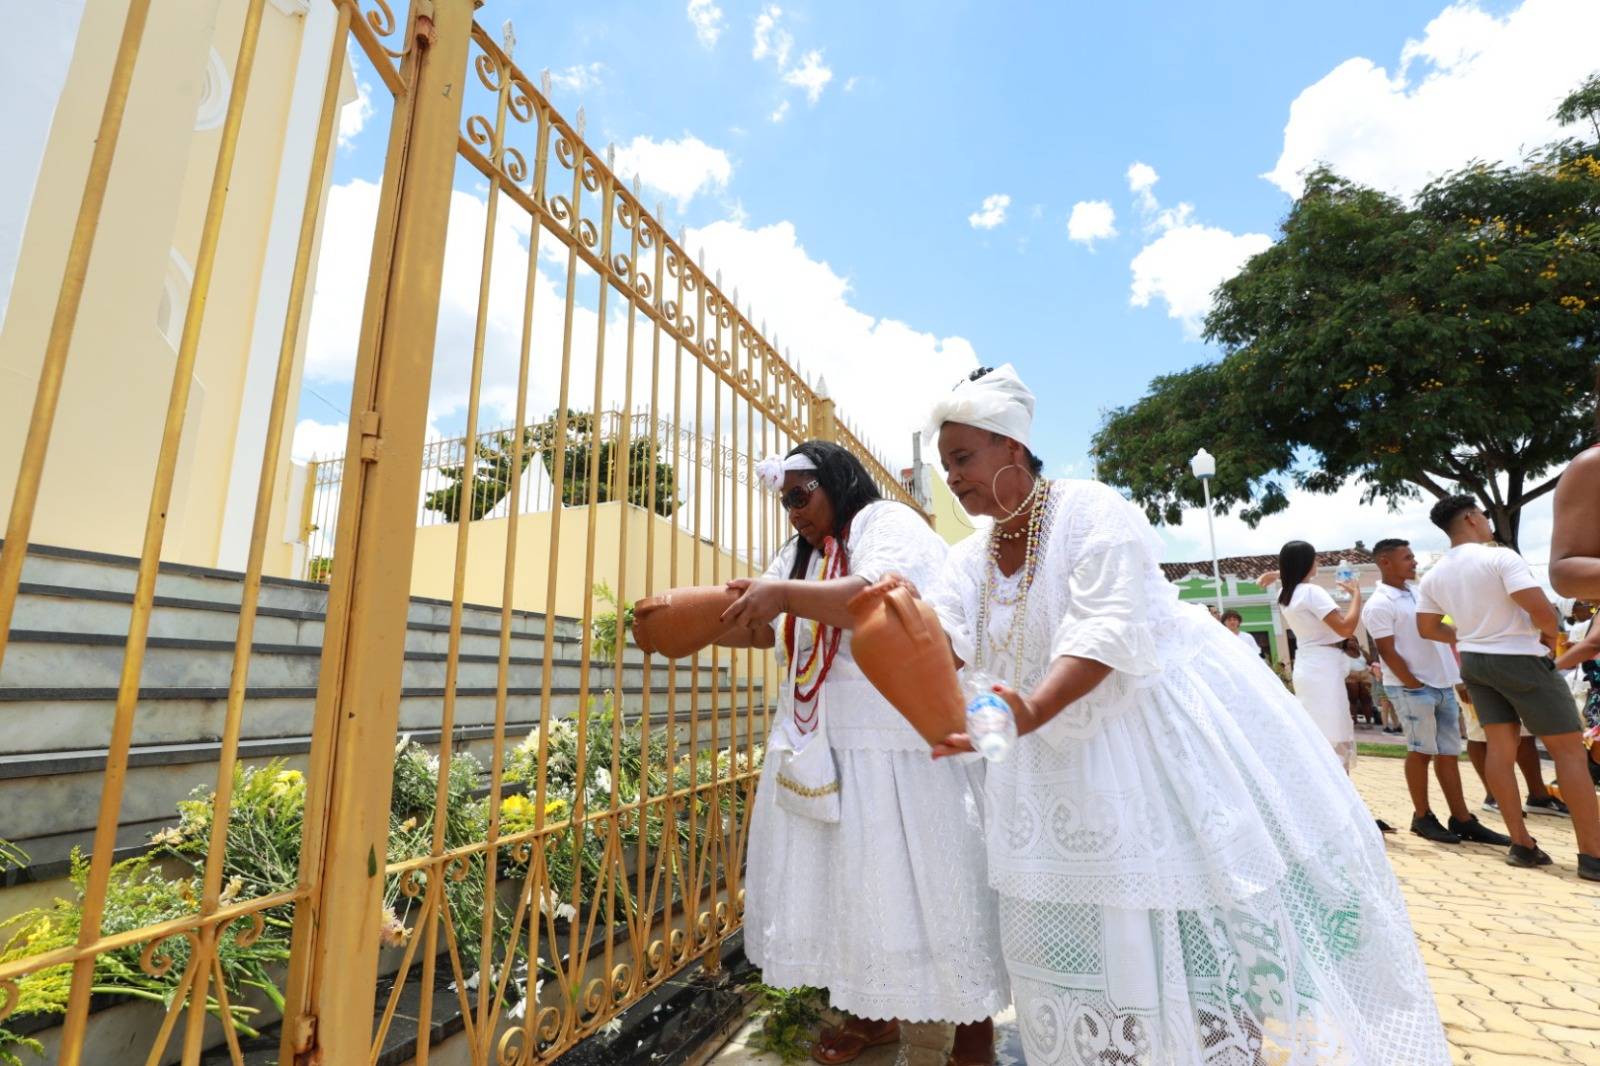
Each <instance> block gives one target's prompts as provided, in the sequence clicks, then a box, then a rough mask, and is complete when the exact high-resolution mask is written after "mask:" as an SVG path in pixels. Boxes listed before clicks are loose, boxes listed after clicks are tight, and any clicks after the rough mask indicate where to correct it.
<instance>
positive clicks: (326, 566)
mask: <svg viewBox="0 0 1600 1066" xmlns="http://www.w3.org/2000/svg"><path fill="white" fill-rule="evenodd" d="M332 576H333V556H331V555H315V556H312V558H311V564H310V565H309V566H307V567H306V580H307V581H320V582H322V583H323V584H324V585H326V584H327V583H328V579H329V578H331V577H332Z"/></svg>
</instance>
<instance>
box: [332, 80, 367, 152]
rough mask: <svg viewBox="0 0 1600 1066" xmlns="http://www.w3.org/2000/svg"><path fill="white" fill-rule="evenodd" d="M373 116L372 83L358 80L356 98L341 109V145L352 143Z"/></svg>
mask: <svg viewBox="0 0 1600 1066" xmlns="http://www.w3.org/2000/svg"><path fill="white" fill-rule="evenodd" d="M371 117H372V85H371V84H370V83H369V82H365V81H361V80H357V82H356V98H355V99H354V100H351V101H350V102H349V103H347V104H345V105H344V106H343V107H341V108H340V109H339V147H341V148H344V147H346V146H348V145H349V144H351V143H352V142H353V141H354V140H355V139H356V135H357V134H359V133H360V132H361V131H362V129H363V128H365V126H366V124H367V119H369V118H371Z"/></svg>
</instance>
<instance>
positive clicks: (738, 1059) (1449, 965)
mask: <svg viewBox="0 0 1600 1066" xmlns="http://www.w3.org/2000/svg"><path fill="white" fill-rule="evenodd" d="M1547 771H1548V766H1547ZM1462 778H1463V780H1464V781H1465V782H1466V785H1467V790H1468V791H1467V795H1468V798H1469V801H1472V802H1476V801H1477V800H1479V799H1481V798H1482V797H1481V795H1480V794H1478V792H1477V791H1476V789H1477V788H1478V780H1477V777H1476V776H1475V775H1474V774H1473V773H1472V771H1471V770H1470V769H1469V768H1467V767H1465V766H1463V768H1462ZM1356 785H1357V787H1358V788H1360V790H1361V793H1362V795H1363V796H1365V797H1366V798H1367V802H1368V804H1369V805H1370V806H1371V807H1372V810H1373V813H1374V814H1376V815H1378V816H1379V817H1381V818H1383V819H1385V820H1386V821H1388V822H1389V823H1390V824H1392V825H1395V826H1398V827H1400V832H1398V833H1396V834H1394V835H1393V836H1391V837H1390V838H1389V857H1390V860H1391V861H1392V862H1393V863H1394V868H1395V873H1396V875H1397V876H1398V877H1399V878H1400V883H1401V885H1402V887H1403V888H1404V890H1405V894H1406V902H1407V904H1408V905H1409V906H1410V908H1411V921H1412V924H1413V925H1414V926H1415V928H1416V931H1417V939H1418V940H1419V941H1420V942H1421V945H1422V956H1423V958H1424V960H1426V962H1427V966H1428V977H1429V979H1430V981H1431V982H1432V985H1433V991H1434V995H1435V997H1436V998H1437V999H1438V1001H1439V1013H1440V1015H1441V1016H1442V1017H1443V1019H1444V1024H1445V1030H1446V1032H1447V1033H1448V1034H1449V1037H1450V1044H1451V1047H1452V1048H1453V1050H1454V1052H1455V1058H1456V1061H1457V1062H1458V1063H1472V1064H1494V1066H1534V1064H1539V1066H1551V1064H1584V1066H1600V884H1596V883H1593V882H1587V881H1580V880H1578V877H1577V874H1576V872H1575V867H1576V861H1577V860H1576V844H1575V841H1574V839H1573V834H1572V825H1571V823H1570V822H1568V821H1567V820H1566V819H1564V818H1550V817H1544V816H1537V815H1534V816H1529V819H1528V823H1529V829H1530V831H1531V832H1533V834H1534V835H1535V836H1537V837H1538V838H1539V844H1540V846H1541V847H1543V848H1544V849H1545V850H1546V851H1548V852H1549V853H1550V855H1551V856H1552V857H1553V858H1554V859H1555V865H1554V866H1550V867H1547V868H1545V869H1543V870H1520V869H1516V868H1514V867H1510V866H1507V865H1505V862H1504V860H1503V857H1502V856H1503V849H1497V848H1488V847H1483V846H1480V845H1458V846H1455V847H1450V846H1446V845H1442V844H1430V843H1428V842H1427V841H1425V840H1422V839H1421V838H1419V837H1414V836H1412V835H1411V834H1409V833H1407V832H1406V831H1405V827H1406V826H1408V825H1409V824H1410V822H1411V804H1410V801H1409V800H1408V799H1407V798H1406V789H1405V781H1404V779H1403V778H1402V776H1401V760H1399V759H1383V758H1374V757H1366V758H1363V759H1362V760H1361V762H1360V764H1359V765H1358V766H1357V768H1356ZM1435 792H1437V788H1436V789H1435ZM1435 810H1436V811H1439V812H1441V815H1442V812H1443V810H1444V805H1443V803H1442V802H1438V803H1437V805H1436V807H1435ZM1479 817H1481V818H1482V819H1483V821H1484V823H1485V824H1486V825H1491V826H1493V827H1494V828H1496V829H1504V828H1505V827H1504V826H1503V825H1502V824H1501V822H1500V819H1499V818H1498V816H1496V815H1492V814H1488V813H1485V812H1479ZM754 1031H755V1025H754V1023H751V1024H750V1025H747V1026H746V1027H745V1028H744V1029H743V1030H741V1031H740V1032H739V1033H738V1035H736V1036H735V1037H734V1040H733V1042H732V1043H730V1044H729V1045H728V1046H727V1047H726V1048H724V1049H723V1050H722V1052H721V1053H720V1054H719V1055H717V1056H716V1057H715V1058H714V1059H713V1062H715V1063H716V1064H717V1066H757V1064H759V1066H774V1064H775V1063H776V1062H777V1058H776V1056H771V1055H762V1054H759V1053H757V1052H754V1051H752V1050H750V1049H749V1048H748V1047H746V1046H745V1041H747V1040H748V1039H749V1038H750V1036H751V1035H752V1034H753V1032H754ZM999 1043H1000V1045H1001V1053H1000V1056H999V1062H1000V1063H1001V1064H1002V1066H1013V1064H1020V1063H1021V1062H1022V1054H1021V1046H1020V1042H1019V1041H1018V1040H1017V1038H1016V1028H1015V1022H1014V1020H1013V1019H1012V1018H1011V1016H1010V1015H1009V1014H1008V1015H1007V1016H1006V1017H1004V1018H1001V1019H1000V1027H999ZM894 1058H895V1053H894V1049H893V1048H884V1049H878V1050H875V1051H872V1052H870V1053H868V1054H866V1055H863V1056H862V1057H861V1058H860V1059H858V1060H856V1061H857V1062H858V1063H859V1064H860V1066H890V1064H892V1063H893V1062H894ZM1374 1066H1376V1064H1374ZM1393 1066H1404V1064H1399V1063H1396V1064H1393Z"/></svg>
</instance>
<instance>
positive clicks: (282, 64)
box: [0, 0, 303, 570]
mask: <svg viewBox="0 0 1600 1066" xmlns="http://www.w3.org/2000/svg"><path fill="white" fill-rule="evenodd" d="M127 6H128V5H127V0H95V2H93V3H90V4H87V5H85V8H84V13H83V18H82V22H81V24H80V27H79V31H78V37H77V40H76V43H75V45H74V50H73V54H72V61H71V65H70V69H69V72H68V76H67V79H66V84H65V89H64V90H63V92H62V95H61V98H60V101H59V103H58V105H57V107H56V111H55V117H54V120H53V122H52V126H51V129H50V135H49V140H48V142H47V144H46V148H45V153H44V157H43V160H42V163H41V166H40V171H39V179H38V182H37V184H36V187H35V191H34V196H33V200H32V202H31V205H30V207H29V211H28V217H27V223H26V227H25V229H24V232H23V238H22V244H21V248H20V252H19V256H18V264H17V272H16V280H15V283H14V286H13V289H12V292H11V296H10V301H9V306H8V309H7V313H6V316H5V324H4V329H3V332H0V456H9V457H15V456H17V455H19V454H20V453H21V450H22V441H23V439H24V436H25V433H26V430H27V426H28V422H29V416H30V412H31V408H32V405H33V400H34V394H35V391H36V387H37V384H38V375H39V369H40V366H41V361H42V359H43V354H44V348H45V344H46V341H47V338H48V336H49V332H50V323H51V319H52V316H53V313H54V310H55V304H56V299H57V294H58V292H59V289H60V284H61V278H62V273H63V270H64V267H65V262H66V252H67V246H68V242H69V240H70V238H71V234H72V230H73V227H74V225H75V223H76V221H77V215H78V209H79V207H80V204H81V197H82V194H83V187H84V181H85V177H86V175H87V172H88V164H89V157H90V153H91V151H92V149H93V144H94V138H95V132H96V129H97V127H98V124H99V119H100V113H101V109H102V107H103V105H104V94H105V90H106V86H107V85H108V83H109V79H110V74H111V69H112V63H113V58H114V55H115V52H116V47H117V43H118V40H119V37H120V34H121V29H122V25H123V21H124V19H125V16H126V14H127ZM245 7H246V4H245V0H162V2H161V3H158V4H154V5H152V8H151V13H150V16H149V23H148V27H147V29H146V31H145V34H144V42H143V46H142V48H141V51H140V55H139V61H138V64H137V66H136V68H135V72H134V78H133V85H132V88H131V92H130V96H129V101H128V106H127V111H126V117H125V120H124V124H123V128H122V132H121V135H120V138H119V143H118V150H117V153H116V156H115V159H114V161H113V164H112V171H111V180H110V185H109V189H108V191H107V194H106V199H105V206H104V209H103V212H102V215H101V222H100V226H99V229H98V231H97V234H96V238H95V244H94V252H93V257H92V259H91V261H90V265H89V270H88V275H87V277H86V279H85V283H84V290H83V300H82V309H81V311H80V314H79V316H78V319H77V324H76V328H75V331H74V334H73V342H72V347H71V350H70V355H69V358H68V363H67V371H66V376H65V380H64V383H63V388H62V394H61V399H60V402H59V406H58V409H57V413H56V419H55V428H54V432H53V434H52V436H51V441H50V449H49V454H48V458H47V461H46V463H45V471H44V484H43V488H42V491H41V494H40V498H39V504H38V509H37V511H36V515H35V519H34V524H33V529H32V534H31V539H32V540H33V541H35V542H37V543H46V544H58V545H65V546H69V547H78V548H86V549H92V550H99V551H109V552H118V553H123V554H137V553H138V550H139V545H140V541H141V538H142V535H143V529H144V524H145V517H146V513H147V510H148V505H149V499H150V493H151V489H152V487H153V480H154V471H155V465H156V458H157V453H158V449H159V447H160V442H161V428H162V422H163V419H164V417H165V412H166V408H167V403H168V395H169V392H170V389H171V385H172V372H173V366H174V363H175V360H176V343H175V340H173V339H169V338H168V337H167V336H166V335H164V334H163V333H162V332H161V331H160V329H159V328H158V326H157V309H158V307H159V305H160V303H161V300H162V293H163V283H164V280H165V279H166V277H167V274H168V270H169V264H170V263H171V253H172V252H173V251H174V250H175V251H176V252H177V253H178V254H179V255H180V256H182V258H183V259H184V260H185V261H186V262H187V263H188V264H190V266H191V267H192V265H193V263H194V261H195V259H196V257H197V253H198V247H199V243H200V229H201V222H202V219H203V216H204V212H205V205H206V200H207V197H208V195H209V192H210V187H211V175H212V169H213V166H214V164H215V159H216V152H217V147H218V144H219V141H220V137H221V129H220V125H218V126H215V127H213V128H210V129H201V130H197V129H196V128H195V125H196V121H195V120H196V109H197V106H198V104H199V102H200V99H201V94H202V91H203V87H204V82H205V79H204V72H205V68H206V63H207V60H208V58H209V56H210V52H211V49H212V47H213V46H215V47H216V49H217V51H218V53H219V54H220V55H221V56H222V57H223V60H224V66H225V67H226V68H227V69H228V71H229V76H230V81H231V74H232V67H233V65H234V61H235V57H236V51H237V42H238V36H239V32H240V29H241V26H242V22H243V17H244V11H245ZM302 27H303V22H302V20H301V18H300V17H296V16H291V15H288V14H285V13H284V11H283V10H281V9H280V8H278V7H277V6H276V5H273V4H268V5H266V9H265V13H264V17H263V21H262V30H261V42H260V48H259V52H258V54H257V58H256V64H255V71H254V75H253V78H252V82H251V86H250V89H249V95H248V98H247V102H246V108H245V113H244V125H243V127H242V135H241V140H240V147H239V152H238V156H237V160H236V163H235V166H234V171H233V177H232V181H231V187H230V193H229V201H228V210H227V214H226V215H225V217H224V221H223V227H222V232H221V243H220V245H219V255H218V259H217V264H216V270H215V274H214V279H213V284H212V287H211V290H210V296H209V305H208V307H207V308H206V313H205V318H204V323H203V326H204V328H203V329H202V332H201V335H200V347H199V350H198V358H197V361H196V365H195V370H194V374H193V377H192V381H191V393H190V399H189V403H188V407H187V411H186V414H185V418H184V432H183V444H182V447H181V449H180V452H179V455H178V463H177V471H176V477H175V480H174V485H173V493H172V503H171V507H170V509H169V511H168V532H167V537H166V543H165V546H164V549H163V552H162V555H163V557H164V558H168V559H176V560H181V561H186V562H195V563H201V564H206V565H213V564H215V562H216V560H217V551H218V539H219V534H220V530H221V525H222V511H223V505H224V500H225V499H226V496H227V483H228V478H229V471H230V464H231V462H232V458H233V450H234V443H235V434H236V432H237V427H238V423H239V412H240V405H241V403H242V402H243V401H244V397H243V395H242V393H243V385H244V370H245V366H246V363H247V359H248V355H249V346H250V335H251V330H252V324H253V316H254V312H255V301H256V296H257V292H258V290H259V283H260V280H261V276H260V275H261V263H262V258H263V253H264V246H265V243H266V238H267V233H268V229H269V227H270V225H271V215H272V206H273V194H274V186H275V183H276V180H277V174H278V169H279V160H280V157H281V154H282V148H283V136H284V130H285V125H286V123H287V120H288V108H289V100H290V93H291V90H292V83H293V77H294V71H295V67H296V61H297V58H298V55H299V48H300V39H301V34H302ZM297 381H298V377H297ZM256 400H257V402H263V401H261V400H260V398H256ZM292 402H293V401H292V400H291V403H292ZM293 413H294V412H293V410H292V409H291V411H290V412H289V414H290V416H291V417H290V424H291V425H292V424H293V417H292V416H293ZM283 454H284V465H285V466H286V465H287V443H286V445H285V451H284V453H283ZM16 469H17V468H16V463H15V461H12V462H7V463H0V508H7V507H9V504H10V499H11V494H12V491H13V489H14V486H15V478H16ZM288 479H289V471H288V470H287V469H285V470H284V471H283V472H282V474H281V475H280V478H279V483H278V485H277V486H275V490H276V491H275V493H274V495H275V496H277V497H278V498H280V499H285V498H286V497H287V496H288V491H287V490H288V487H289V482H288ZM252 484H253V482H252ZM283 527H284V521H283V518H282V516H277V517H275V519H274V522H273V525H272V530H271V537H270V539H269V550H270V554H271V555H272V557H273V558H274V563H273V566H276V565H279V563H280V562H281V560H278V559H277V557H280V556H282V555H283V554H284V551H285V549H284V548H283V547H282V546H280V545H278V544H277V543H276V542H277V541H279V540H281V536H280V535H279V534H280V533H281V530H282V529H283ZM288 550H289V551H292V548H291V549H288ZM282 565H285V566H287V565H288V564H286V563H284V564H282ZM270 569H272V567H269V570H270Z"/></svg>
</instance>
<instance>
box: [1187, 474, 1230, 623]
mask: <svg viewBox="0 0 1600 1066" xmlns="http://www.w3.org/2000/svg"><path fill="white" fill-rule="evenodd" d="M1189 469H1190V470H1193V471H1194V476H1195V477H1197V478H1199V479H1200V488H1201V490H1202V491H1204V492H1205V496H1206V529H1207V531H1209V532H1210V534H1211V578H1212V580H1213V581H1215V582H1216V583H1217V614H1218V615H1221V614H1222V566H1221V564H1220V563H1218V561H1217V527H1216V523H1215V522H1214V521H1213V520H1212V517H1211V479H1212V478H1213V477H1216V475H1217V460H1216V457H1215V456H1213V455H1212V454H1211V453H1210V452H1208V451H1206V450H1205V449H1204V448H1201V449H1200V450H1199V451H1197V452H1195V453H1194V458H1193V459H1190V460H1189Z"/></svg>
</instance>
